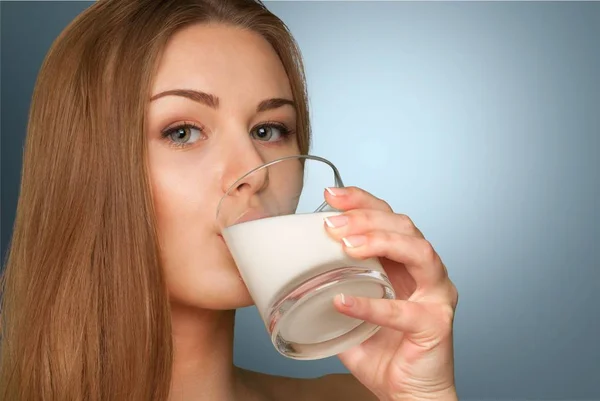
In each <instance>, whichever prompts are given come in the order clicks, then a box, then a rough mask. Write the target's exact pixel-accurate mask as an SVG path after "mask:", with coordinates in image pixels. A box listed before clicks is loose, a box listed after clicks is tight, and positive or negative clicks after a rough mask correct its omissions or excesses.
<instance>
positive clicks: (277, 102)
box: [150, 89, 296, 113]
mask: <svg viewBox="0 0 600 401" xmlns="http://www.w3.org/2000/svg"><path fill="white" fill-rule="evenodd" d="M165 96H180V97H185V98H187V99H190V100H193V101H194V102H197V103H202V104H204V105H206V106H208V107H211V108H213V109H217V108H218V107H219V98H218V97H217V96H215V95H211V94H210V93H205V92H201V91H196V90H192V89H171V90H167V91H164V92H160V93H158V94H156V95H154V96H152V97H151V98H150V101H151V102H152V101H154V100H156V99H160V98H161V97H165ZM283 106H292V107H294V108H295V107H296V103H294V101H293V100H290V99H285V98H272V99H266V100H263V101H262V102H260V103H259V104H258V106H256V111H257V112H258V113H261V112H264V111H267V110H273V109H277V108H279V107H283Z"/></svg>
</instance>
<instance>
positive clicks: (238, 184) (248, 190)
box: [222, 145, 269, 196]
mask: <svg viewBox="0 0 600 401" xmlns="http://www.w3.org/2000/svg"><path fill="white" fill-rule="evenodd" d="M265 162H266V160H265V159H264V157H263V156H262V155H261V154H260V152H259V151H258V149H256V148H255V147H254V146H253V145H250V146H244V149H243V150H242V151H241V152H235V154H232V155H230V159H229V161H228V163H227V166H226V168H225V173H224V175H223V188H222V189H223V193H227V194H228V195H229V196H240V195H244V196H251V195H253V194H255V193H258V192H260V191H261V190H263V189H264V188H265V187H266V186H267V185H268V183H269V172H268V170H269V169H268V168H265V167H263V168H259V167H260V166H262V165H263V164H264V163H265Z"/></svg>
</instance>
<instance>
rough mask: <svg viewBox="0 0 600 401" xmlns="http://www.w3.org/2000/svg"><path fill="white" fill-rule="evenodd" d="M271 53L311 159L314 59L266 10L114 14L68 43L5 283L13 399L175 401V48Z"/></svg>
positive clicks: (33, 125)
mask: <svg viewBox="0 0 600 401" xmlns="http://www.w3.org/2000/svg"><path fill="white" fill-rule="evenodd" d="M204 22H221V23H227V24H231V25H235V26H240V27H243V28H246V29H250V30H253V31H256V32H258V33H259V34H261V35H262V36H263V37H264V38H265V39H266V40H267V41H269V42H270V43H271V45H272V46H273V48H274V49H275V51H276V52H277V54H278V55H279V57H280V59H281V62H282V64H283V66H284V68H285V69H286V71H287V73H288V76H289V80H290V85H291V88H292V92H293V95H294V98H295V101H296V104H297V110H296V112H297V116H298V119H297V121H298V123H297V124H298V126H297V127H296V128H297V132H298V133H300V135H298V138H299V139H298V140H299V145H300V149H301V150H302V152H304V153H306V152H307V151H308V147H309V138H310V133H309V121H308V104H307V103H308V102H307V95H306V86H305V80H304V72H303V67H302V62H301V58H300V53H299V51H298V48H297V46H296V43H295V42H294V40H293V38H292V36H291V34H290V33H289V31H288V29H287V28H286V26H285V25H284V24H283V23H282V22H281V21H280V20H279V19H278V18H277V17H275V16H274V15H273V14H271V13H270V12H269V11H268V10H267V9H266V8H265V7H264V6H263V5H262V4H261V3H260V2H258V1H254V0H104V1H99V2H96V3H94V4H93V5H92V6H90V7H89V8H88V9H87V10H86V11H84V12H83V13H82V14H81V15H79V16H78V17H77V18H76V19H75V20H74V21H73V22H72V23H71V24H70V25H69V26H68V27H67V28H66V29H65V30H64V31H63V32H62V34H61V35H60V36H59V37H58V38H57V39H56V41H55V42H54V44H53V45H52V48H51V49H50V51H49V53H48V54H47V56H46V58H45V60H44V63H43V65H42V67H41V70H40V72H39V75H38V78H37V82H36V86H35V90H34V94H33V99H32V103H31V109H30V115H29V124H28V132H27V139H26V145H25V154H24V162H23V171H22V179H21V189H20V196H19V202H18V206H17V214H16V221H15V226H14V231H13V237H12V241H11V247H10V251H9V256H8V261H7V265H6V268H5V273H4V276H3V280H2V281H3V286H2V305H1V308H2V309H1V311H2V321H1V326H0V329H1V336H2V337H1V354H0V355H1V360H0V399H3V400H15V401H16V400H19V401H29V400H42V399H43V400H45V401H53V400H55V401H59V400H60V401H70V400H74V401H75V400H77V401H78V400H127V401H130V400H165V399H166V398H167V397H168V393H169V388H170V381H171V364H172V340H171V322H170V309H169V303H168V296H167V291H166V288H165V282H164V278H163V275H162V272H161V266H160V263H159V249H158V245H157V244H158V242H157V233H156V225H155V222H154V212H153V202H152V196H151V192H150V186H149V179H148V171H147V166H146V157H145V152H146V142H145V136H144V130H145V127H144V121H145V113H146V108H147V101H148V98H149V96H150V86H151V83H152V79H153V77H154V75H155V70H156V67H157V64H158V63H157V62H158V60H159V57H160V55H161V51H162V49H163V48H164V45H165V43H166V41H167V40H168V39H169V37H171V36H172V35H173V34H174V33H175V32H176V31H177V30H179V29H182V28H183V27H185V26H188V25H190V24H194V23H204Z"/></svg>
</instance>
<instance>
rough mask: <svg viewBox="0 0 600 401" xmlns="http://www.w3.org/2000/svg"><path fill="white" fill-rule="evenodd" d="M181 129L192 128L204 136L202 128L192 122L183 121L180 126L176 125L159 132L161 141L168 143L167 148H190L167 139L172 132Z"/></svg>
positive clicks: (185, 144)
mask: <svg viewBox="0 0 600 401" xmlns="http://www.w3.org/2000/svg"><path fill="white" fill-rule="evenodd" d="M181 128H194V129H197V130H198V131H200V133H201V134H202V135H204V127H201V126H199V125H197V124H194V123H192V122H187V121H184V122H183V123H181V124H177V125H175V126H172V127H169V128H166V129H164V130H163V131H161V137H162V139H163V140H165V141H167V142H168V143H169V146H172V147H174V148H186V147H188V146H191V145H190V144H187V143H180V142H174V141H172V140H171V139H170V138H169V137H170V136H171V134H173V133H174V132H176V131H177V130H179V129H181Z"/></svg>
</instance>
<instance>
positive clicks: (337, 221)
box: [325, 215, 348, 228]
mask: <svg viewBox="0 0 600 401" xmlns="http://www.w3.org/2000/svg"><path fill="white" fill-rule="evenodd" d="M325 224H327V226H328V227H329V228H337V227H343V226H345V225H346V224H348V217H346V216H343V215H340V216H329V217H325Z"/></svg>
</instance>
